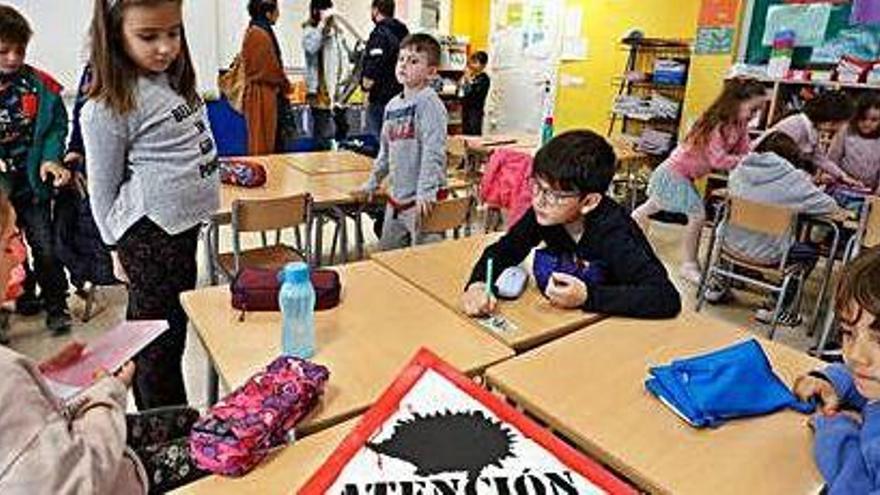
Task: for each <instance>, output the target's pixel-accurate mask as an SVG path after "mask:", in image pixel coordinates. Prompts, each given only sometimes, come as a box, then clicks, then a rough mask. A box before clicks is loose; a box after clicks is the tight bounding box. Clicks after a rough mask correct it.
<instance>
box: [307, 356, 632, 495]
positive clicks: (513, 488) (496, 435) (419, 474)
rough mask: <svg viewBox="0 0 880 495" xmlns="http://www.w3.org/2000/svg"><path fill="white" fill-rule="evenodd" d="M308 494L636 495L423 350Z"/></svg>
mask: <svg viewBox="0 0 880 495" xmlns="http://www.w3.org/2000/svg"><path fill="white" fill-rule="evenodd" d="M299 493H301V494H307V495H314V494H325V493H326V494H333V495H362V494H376V493H384V494H388V495H392V494H426V495H427V494H458V493H461V494H498V495H517V494H531V493H547V494H550V493H558V494H600V493H611V494H634V493H636V492H635V490H633V489H632V488H631V487H629V486H628V485H627V484H625V483H623V482H622V481H620V480H619V479H617V478H616V477H615V476H614V475H613V474H611V473H610V472H609V471H607V470H605V469H604V468H603V467H601V466H600V465H599V464H597V463H595V462H593V461H591V460H590V459H588V458H587V457H585V456H584V455H583V454H581V453H580V452H578V451H576V450H574V449H573V448H572V447H570V446H568V445H567V444H565V443H564V442H562V441H561V440H560V439H558V438H557V437H555V436H553V434H552V433H550V432H549V431H548V430H546V429H545V428H543V427H541V426H539V425H537V424H536V423H534V422H533V421H532V420H530V419H528V418H527V417H526V416H525V415H523V414H522V413H521V412H519V411H517V410H516V409H514V408H513V407H512V406H510V405H508V404H507V403H506V402H504V401H503V400H501V399H500V398H498V397H497V396H495V395H493V394H492V393H490V392H489V391H487V390H485V389H483V388H481V387H480V386H478V385H477V384H475V383H474V382H473V381H471V379H469V378H468V377H466V376H465V375H463V374H462V373H460V372H459V371H457V370H455V369H454V368H452V367H451V366H450V365H448V364H446V363H445V362H443V361H442V360H440V359H439V358H438V357H437V356H435V355H434V354H432V353H431V352H430V351H427V350H425V349H422V350H421V351H419V353H418V354H417V355H416V357H415V358H414V359H413V360H412V361H411V362H410V364H409V365H408V366H407V367H406V368H404V370H403V371H402V372H401V373H400V375H398V378H397V379H396V380H395V381H394V383H392V384H391V386H390V387H389V388H388V389H387V390H386V391H385V393H384V394H383V395H382V397H381V398H380V399H379V400H378V402H376V404H375V405H374V406H373V407H372V408H371V409H370V410H369V411H367V413H366V414H365V415H364V417H363V418H362V420H361V422H360V424H358V426H357V427H356V428H355V429H354V430H353V431H352V432H351V433H350V434H349V435H348V437H347V438H346V439H345V440H344V441H343V442H342V444H340V445H339V447H338V448H337V449H336V451H335V452H334V453H333V454H332V455H331V456H330V458H329V459H328V460H327V461H326V462H325V463H324V464H323V466H322V467H321V468H320V469H319V470H318V471H317V472H316V473H315V474H314V475H313V476H312V478H311V479H310V480H309V481H308V483H306V485H305V486H304V487H303V488H302V489H301V490H300V492H299Z"/></svg>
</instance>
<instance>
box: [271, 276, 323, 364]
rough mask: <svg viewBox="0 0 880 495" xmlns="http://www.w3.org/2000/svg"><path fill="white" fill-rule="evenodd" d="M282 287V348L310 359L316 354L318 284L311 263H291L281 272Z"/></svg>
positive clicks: (280, 300) (286, 351)
mask: <svg viewBox="0 0 880 495" xmlns="http://www.w3.org/2000/svg"><path fill="white" fill-rule="evenodd" d="M278 278H279V279H280V281H281V290H280V291H279V292H278V307H280V308H281V317H282V328H281V352H282V353H283V354H285V355H287V356H295V357H298V358H302V359H309V358H311V357H312V356H314V355H315V288H314V287H312V280H311V278H310V277H309V266H308V265H307V264H305V263H303V262H301V261H297V262H295V263H288V264H287V265H286V266H285V267H284V269H283V270H281V272H279V273H278Z"/></svg>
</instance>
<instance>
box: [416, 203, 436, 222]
mask: <svg viewBox="0 0 880 495" xmlns="http://www.w3.org/2000/svg"><path fill="white" fill-rule="evenodd" d="M416 207H417V208H418V209H419V216H420V217H421V218H428V215H430V214H431V210H433V209H434V202H433V201H427V200H424V199H419V200H416Z"/></svg>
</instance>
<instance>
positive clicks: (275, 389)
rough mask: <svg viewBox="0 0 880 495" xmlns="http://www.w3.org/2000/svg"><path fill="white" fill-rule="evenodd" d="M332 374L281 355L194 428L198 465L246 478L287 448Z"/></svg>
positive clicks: (192, 446)
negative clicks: (277, 450) (274, 453)
mask: <svg viewBox="0 0 880 495" xmlns="http://www.w3.org/2000/svg"><path fill="white" fill-rule="evenodd" d="M329 377H330V372H329V371H328V370H327V368H325V367H324V366H321V365H319V364H315V363H312V362H311V361H306V360H304V359H299V358H296V357H293V356H280V357H278V358H277V359H275V360H274V361H272V363H271V364H269V366H267V367H266V369H265V370H263V371H260V372H259V373H257V374H256V375H254V376H252V377H251V378H250V379H249V380H248V381H247V382H246V383H245V384H244V385H242V386H241V387H239V388H238V389H236V390H235V391H234V392H232V393H231V394H229V395H228V396H226V397H224V398H223V399H222V400H220V402H218V403H217V404H215V405H214V406H213V407H211V409H210V410H209V411H208V412H207V413H206V414H205V415H204V416H202V417H201V418H199V420H198V421H197V422H196V423H195V424H194V425H193V427H192V430H191V431H190V436H189V450H190V454H191V456H192V459H193V461H194V462H195V464H196V466H198V467H199V468H201V469H204V470H206V471H210V472H212V473H215V474H222V475H226V476H241V475H244V474H246V473H247V472H249V471H250V470H251V469H253V468H254V467H255V466H256V465H257V464H259V463H260V461H262V460H263V458H265V457H266V455H267V454H268V453H269V452H270V451H271V449H273V448H275V447H279V446H281V445H285V444H287V443H288V442H289V437H290V436H291V434H292V432H293V428H294V427H295V426H296V424H297V423H299V422H300V421H302V419H303V418H304V417H306V415H308V414H309V413H310V412H311V411H312V409H314V408H315V406H317V405H318V401H319V400H320V398H321V396H322V395H323V394H324V386H325V385H326V383H327V379H328V378H329Z"/></svg>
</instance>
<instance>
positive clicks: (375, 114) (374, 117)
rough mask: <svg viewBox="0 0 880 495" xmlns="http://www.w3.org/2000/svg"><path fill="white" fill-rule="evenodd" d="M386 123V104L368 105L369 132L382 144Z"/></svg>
mask: <svg viewBox="0 0 880 495" xmlns="http://www.w3.org/2000/svg"><path fill="white" fill-rule="evenodd" d="M384 121H385V104H384V103H370V104H368V105H367V132H368V133H369V134H370V135H372V136H375V137H376V140H377V141H380V142H381V139H379V138H380V136H381V135H382V123H383V122H384Z"/></svg>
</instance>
